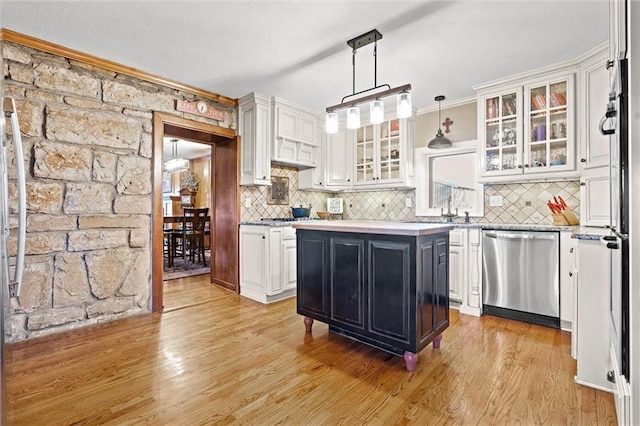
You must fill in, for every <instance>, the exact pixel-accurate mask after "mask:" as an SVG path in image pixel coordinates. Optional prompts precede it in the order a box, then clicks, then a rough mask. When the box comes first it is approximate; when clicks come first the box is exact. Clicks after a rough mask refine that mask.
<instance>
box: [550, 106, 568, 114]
mask: <svg viewBox="0 0 640 426" xmlns="http://www.w3.org/2000/svg"><path fill="white" fill-rule="evenodd" d="M566 113H567V107H566V106H564V105H563V106H559V107H553V108H549V114H551V115H559V114H566Z"/></svg>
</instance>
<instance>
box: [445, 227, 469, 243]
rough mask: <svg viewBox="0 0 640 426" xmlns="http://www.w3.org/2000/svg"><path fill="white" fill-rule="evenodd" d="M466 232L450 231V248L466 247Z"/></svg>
mask: <svg viewBox="0 0 640 426" xmlns="http://www.w3.org/2000/svg"><path fill="white" fill-rule="evenodd" d="M464 233H465V231H464V230H462V229H461V230H456V229H454V230H452V231H449V245H450V246H464Z"/></svg>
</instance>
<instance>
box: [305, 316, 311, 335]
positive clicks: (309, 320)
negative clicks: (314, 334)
mask: <svg viewBox="0 0 640 426" xmlns="http://www.w3.org/2000/svg"><path fill="white" fill-rule="evenodd" d="M312 325H313V318H309V317H304V328H306V329H307V333H311V326H312Z"/></svg>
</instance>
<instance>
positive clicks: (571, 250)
mask: <svg viewBox="0 0 640 426" xmlns="http://www.w3.org/2000/svg"><path fill="white" fill-rule="evenodd" d="M569 253H573V247H571V248H570V249H569ZM569 273H571V272H569Z"/></svg>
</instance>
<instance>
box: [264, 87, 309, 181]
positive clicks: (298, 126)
mask: <svg viewBox="0 0 640 426" xmlns="http://www.w3.org/2000/svg"><path fill="white" fill-rule="evenodd" d="M272 110H273V154H272V157H271V160H272V161H273V162H275V163H279V164H285V165H291V166H296V167H300V168H308V167H317V166H318V158H319V156H320V140H321V138H320V133H319V131H318V129H319V127H318V122H319V121H320V120H319V118H318V116H317V115H316V114H314V113H312V112H311V111H308V110H305V109H304V108H303V107H300V106H296V105H294V104H292V103H290V102H287V101H285V100H283V99H281V98H277V97H273V99H272Z"/></svg>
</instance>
